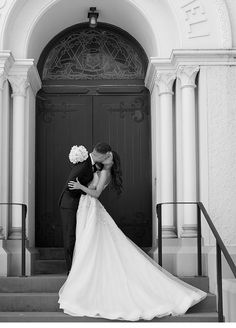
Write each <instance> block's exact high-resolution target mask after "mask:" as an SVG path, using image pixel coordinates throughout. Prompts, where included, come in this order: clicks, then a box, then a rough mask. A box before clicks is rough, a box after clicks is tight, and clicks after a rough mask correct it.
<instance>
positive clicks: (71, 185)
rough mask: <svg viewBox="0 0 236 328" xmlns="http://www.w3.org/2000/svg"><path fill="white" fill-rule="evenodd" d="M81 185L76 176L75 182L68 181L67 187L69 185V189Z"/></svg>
mask: <svg viewBox="0 0 236 328" xmlns="http://www.w3.org/2000/svg"><path fill="white" fill-rule="evenodd" d="M81 186H82V185H81V183H80V182H79V180H78V178H76V182H75V181H69V182H68V187H69V189H70V190H75V189H80V187H81Z"/></svg>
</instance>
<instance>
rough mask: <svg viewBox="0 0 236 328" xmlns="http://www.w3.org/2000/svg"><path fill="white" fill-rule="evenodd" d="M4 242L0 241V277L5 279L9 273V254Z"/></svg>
mask: <svg viewBox="0 0 236 328" xmlns="http://www.w3.org/2000/svg"><path fill="white" fill-rule="evenodd" d="M5 242H6V240H3V239H0V263H1V265H0V276H1V277H6V276H8V272H9V259H10V254H9V252H8V251H7V250H6V248H5Z"/></svg>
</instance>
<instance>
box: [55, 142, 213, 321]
mask: <svg viewBox="0 0 236 328" xmlns="http://www.w3.org/2000/svg"><path fill="white" fill-rule="evenodd" d="M69 158H70V161H71V162H72V163H73V166H72V169H71V172H70V174H69V177H68V179H67V181H66V184H65V186H64V188H63V191H62V194H61V196H60V199H59V206H60V212H61V219H62V230H63V240H64V249H65V259H66V265H67V270H68V272H67V279H66V281H65V282H64V284H63V285H62V286H61V288H60V290H59V293H58V295H59V300H58V303H59V306H60V308H61V309H63V311H64V313H67V314H69V315H72V316H88V317H100V318H106V319H111V320H129V321H138V320H140V319H145V320H151V319H152V318H154V317H162V316H167V315H181V314H184V313H185V312H186V311H187V310H188V308H189V307H191V306H193V305H194V304H196V303H198V302H200V301H201V300H202V299H204V298H205V297H206V296H207V294H206V293H205V292H203V291H202V290H200V289H197V288H195V287H193V286H191V285H188V284H186V283H184V282H183V281H181V280H179V279H178V278H176V277H174V276H173V275H171V274H170V273H169V272H167V271H166V270H164V269H163V268H162V267H160V266H159V265H158V264H157V263H156V262H155V261H154V260H153V259H151V258H150V257H149V256H148V255H147V254H146V253H145V252H143V251H142V250H141V249H140V248H139V247H138V246H137V245H135V243H133V242H132V241H131V240H130V239H129V238H128V237H127V236H125V234H124V233H123V232H122V231H121V230H120V229H119V227H118V226H117V225H116V223H115V221H114V220H113V219H112V217H111V216H110V215H109V213H108V212H107V211H106V209H105V208H104V207H103V205H102V204H101V203H100V201H99V200H98V197H99V196H100V194H101V193H102V192H103V190H104V189H105V188H106V187H107V186H108V185H111V187H113V189H114V190H115V191H116V192H117V194H118V195H119V194H120V193H121V192H122V175H121V163H120V157H119V155H118V154H117V152H116V151H114V150H112V148H111V147H110V145H108V144H107V143H104V142H100V143H98V144H96V145H95V147H94V149H93V151H92V152H91V153H90V154H88V152H87V150H86V149H85V147H83V146H79V147H77V146H73V147H72V149H71V152H70V154H69ZM144 197H145V195H144Z"/></svg>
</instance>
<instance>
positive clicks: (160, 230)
mask: <svg viewBox="0 0 236 328" xmlns="http://www.w3.org/2000/svg"><path fill="white" fill-rule="evenodd" d="M161 215H162V213H161V204H158V205H157V217H158V264H159V265H160V266H162V217H161Z"/></svg>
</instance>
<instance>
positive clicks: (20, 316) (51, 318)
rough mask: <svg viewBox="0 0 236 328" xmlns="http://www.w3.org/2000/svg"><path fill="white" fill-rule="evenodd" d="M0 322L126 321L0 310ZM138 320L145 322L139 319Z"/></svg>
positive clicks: (197, 316)
mask: <svg viewBox="0 0 236 328" xmlns="http://www.w3.org/2000/svg"><path fill="white" fill-rule="evenodd" d="M217 321H218V314H217V313H216V312H209V313H205V312H203V313H187V314H185V315H183V316H178V317H173V316H168V317H163V318H153V319H152V320H149V321H146V322H217ZM0 322H126V321H120V320H108V319H103V318H90V317H72V316H69V315H66V314H64V313H62V312H0ZM139 322H145V321H144V320H140V321H139Z"/></svg>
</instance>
